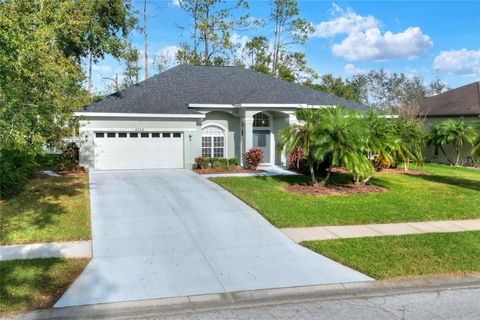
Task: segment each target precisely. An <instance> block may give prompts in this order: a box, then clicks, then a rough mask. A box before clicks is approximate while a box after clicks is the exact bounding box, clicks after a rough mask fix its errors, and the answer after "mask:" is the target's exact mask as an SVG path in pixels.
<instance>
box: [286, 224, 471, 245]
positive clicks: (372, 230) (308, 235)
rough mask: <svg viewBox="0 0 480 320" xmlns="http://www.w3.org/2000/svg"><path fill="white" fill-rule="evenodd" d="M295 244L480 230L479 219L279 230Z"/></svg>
mask: <svg viewBox="0 0 480 320" xmlns="http://www.w3.org/2000/svg"><path fill="white" fill-rule="evenodd" d="M280 230H281V231H282V232H283V233H284V234H286V235H287V236H288V237H289V238H290V239H292V240H293V241H295V242H302V241H308V240H329V239H344V238H361V237H380V236H394V235H395V236H396V235H405V234H419V233H432V232H462V231H476V230H480V219H471V220H447V221H425V222H405V223H387V224H364V225H350V226H324V227H310V228H284V229H280Z"/></svg>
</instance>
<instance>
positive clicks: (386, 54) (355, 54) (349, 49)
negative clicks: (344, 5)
mask: <svg viewBox="0 0 480 320" xmlns="http://www.w3.org/2000/svg"><path fill="white" fill-rule="evenodd" d="M432 46H433V42H432V40H430V37H429V36H427V35H424V34H423V33H422V31H421V30H420V28H418V27H414V28H412V27H410V28H408V29H406V30H405V31H403V32H400V33H392V32H390V31H387V32H385V33H384V34H383V35H382V33H381V32H380V29H378V28H372V29H368V30H366V31H365V32H357V33H351V34H349V35H348V37H347V38H345V39H344V40H343V41H342V42H341V43H336V44H334V45H333V46H332V52H333V54H334V55H336V56H339V57H343V58H346V59H348V60H350V61H358V60H387V59H396V58H416V57H419V56H422V55H424V54H425V53H427V51H428V50H430V48H431V47H432Z"/></svg>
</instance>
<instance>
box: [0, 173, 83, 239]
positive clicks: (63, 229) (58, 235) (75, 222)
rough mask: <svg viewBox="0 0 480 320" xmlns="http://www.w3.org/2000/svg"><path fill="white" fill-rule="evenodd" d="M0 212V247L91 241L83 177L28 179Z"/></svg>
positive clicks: (4, 202) (1, 204)
mask: <svg viewBox="0 0 480 320" xmlns="http://www.w3.org/2000/svg"><path fill="white" fill-rule="evenodd" d="M0 211H1V212H2V214H1V217H0V225H1V229H2V230H1V234H0V243H1V244H2V245H5V244H21V243H34V242H54V241H73V240H89V239H91V231H90V203H89V189H88V175H85V174H83V175H72V176H61V177H49V176H48V177H37V178H35V179H32V180H30V181H29V182H28V183H27V185H26V186H25V189H24V190H23V191H22V192H21V193H20V194H18V195H16V196H15V197H13V198H11V199H7V200H4V201H3V202H1V203H0Z"/></svg>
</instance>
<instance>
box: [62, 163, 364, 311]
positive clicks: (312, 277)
mask: <svg viewBox="0 0 480 320" xmlns="http://www.w3.org/2000/svg"><path fill="white" fill-rule="evenodd" d="M90 199H91V200H90V201H91V217H92V232H93V240H92V242H93V243H92V246H93V259H92V261H91V262H90V263H89V265H88V266H87V267H86V269H85V270H84V271H83V272H82V274H81V275H80V276H79V277H78V278H77V280H75V282H74V283H73V284H72V285H71V286H70V288H69V289H68V290H67V291H66V292H65V294H64V295H63V296H62V297H61V298H60V300H59V301H58V302H57V303H56V304H55V307H66V306H75V305H85V304H95V303H109V302H118V301H130V300H142V299H155V298H166V297H178V296H189V295H198V294H208V293H222V292H231V291H241V290H255V289H267V288H281V287H292V286H306V285H318V284H327V283H339V282H356V281H366V280H372V279H371V278H369V277H367V276H366V275H364V274H361V273H359V272H357V271H354V270H352V269H350V268H347V267H345V266H343V265H341V264H339V263H337V262H335V261H332V260H330V259H328V258H326V257H324V256H321V255H318V254H316V253H314V252H312V251H310V250H308V249H305V248H303V247H301V246H299V245H297V244H295V243H294V242H292V241H291V240H290V239H288V238H287V237H286V236H285V235H284V234H283V233H282V232H280V231H279V230H278V229H276V228H275V227H273V226H272V225H270V224H269V223H268V222H267V221H266V220H265V219H264V218H263V217H262V216H261V215H260V214H258V213H257V212H256V211H255V210H253V209H252V208H250V207H249V206H248V205H246V204H245V203H244V202H242V201H241V200H239V199H238V198H236V197H235V196H233V195H232V194H230V193H229V192H227V191H225V190H224V189H222V188H221V187H219V186H217V185H216V184H214V183H213V182H211V181H209V180H207V179H205V178H203V177H200V176H198V175H197V174H195V173H193V172H191V171H190V170H180V169H179V170H125V171H92V172H91V173H90Z"/></svg>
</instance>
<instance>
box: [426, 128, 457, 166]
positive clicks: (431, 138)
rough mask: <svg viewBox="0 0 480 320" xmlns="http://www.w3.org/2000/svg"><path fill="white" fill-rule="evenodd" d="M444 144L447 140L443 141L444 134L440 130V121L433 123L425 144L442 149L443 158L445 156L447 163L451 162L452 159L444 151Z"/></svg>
mask: <svg viewBox="0 0 480 320" xmlns="http://www.w3.org/2000/svg"><path fill="white" fill-rule="evenodd" d="M444 144H447V142H446V141H445V136H444V134H443V132H442V126H441V122H440V123H437V124H435V125H434V126H433V127H432V128H431V129H430V134H429V135H428V139H427V145H428V146H433V147H434V148H436V149H437V150H440V151H442V153H443V155H444V156H445V158H447V161H448V163H452V161H451V160H450V158H449V157H448V154H447V153H446V152H445V149H444V148H443V145H444Z"/></svg>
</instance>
